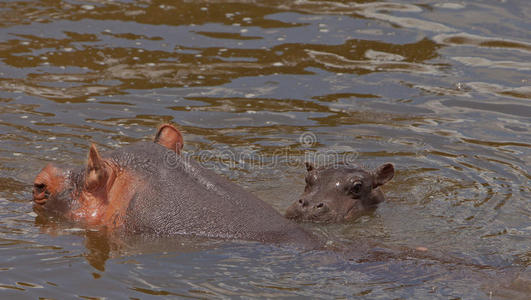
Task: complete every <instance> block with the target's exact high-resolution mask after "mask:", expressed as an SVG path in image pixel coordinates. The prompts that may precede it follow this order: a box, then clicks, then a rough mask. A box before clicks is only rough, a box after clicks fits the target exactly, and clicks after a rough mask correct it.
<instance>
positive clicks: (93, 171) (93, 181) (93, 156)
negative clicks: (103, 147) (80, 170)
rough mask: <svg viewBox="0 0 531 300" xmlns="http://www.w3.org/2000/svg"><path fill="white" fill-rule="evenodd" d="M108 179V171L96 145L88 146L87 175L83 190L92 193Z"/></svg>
mask: <svg viewBox="0 0 531 300" xmlns="http://www.w3.org/2000/svg"><path fill="white" fill-rule="evenodd" d="M108 178H109V174H108V170H107V168H106V167H105V164H104V162H103V159H102V158H101V156H100V153H99V152H98V149H96V145H94V144H92V145H90V150H89V155H88V162H87V173H86V176H85V188H86V189H87V190H88V191H90V192H92V191H95V190H97V189H98V188H100V187H103V186H105V185H106V184H107V179H108Z"/></svg>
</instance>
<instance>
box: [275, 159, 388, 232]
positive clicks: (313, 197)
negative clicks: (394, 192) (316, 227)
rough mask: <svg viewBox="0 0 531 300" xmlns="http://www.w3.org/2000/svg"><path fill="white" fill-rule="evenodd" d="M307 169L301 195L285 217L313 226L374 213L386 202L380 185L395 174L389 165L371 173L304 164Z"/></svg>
mask: <svg viewBox="0 0 531 300" xmlns="http://www.w3.org/2000/svg"><path fill="white" fill-rule="evenodd" d="M306 169H307V171H308V173H307V174H306V187H305V188H304V192H303V194H302V195H301V197H300V198H299V199H298V200H297V201H295V202H294V203H293V204H292V205H291V206H290V207H288V209H287V210H286V214H285V216H286V218H288V219H293V220H297V221H307V222H315V223H341V222H348V221H352V220H355V219H356V218H358V217H359V216H361V215H363V214H364V213H367V212H370V211H372V210H374V209H375V208H376V207H377V206H378V203H380V202H383V201H384V200H385V197H384V194H383V192H382V191H381V189H380V186H382V185H383V184H385V183H386V182H388V181H389V180H391V179H392V178H393V176H394V173H395V170H394V167H393V165H392V164H390V163H386V164H383V165H381V166H380V167H378V168H377V169H376V170H373V171H367V170H365V169H363V168H361V167H358V166H355V165H345V164H337V165H333V166H327V167H320V168H314V167H313V166H312V165H311V164H309V163H307V164H306Z"/></svg>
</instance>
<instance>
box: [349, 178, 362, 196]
mask: <svg viewBox="0 0 531 300" xmlns="http://www.w3.org/2000/svg"><path fill="white" fill-rule="evenodd" d="M361 187H362V183H361V182H360V181H356V182H354V184H353V185H352V187H351V188H350V192H351V193H352V194H355V195H357V194H359V193H360V191H361Z"/></svg>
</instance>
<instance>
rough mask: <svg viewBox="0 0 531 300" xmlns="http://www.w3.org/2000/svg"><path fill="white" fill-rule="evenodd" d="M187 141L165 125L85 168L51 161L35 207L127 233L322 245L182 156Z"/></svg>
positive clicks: (92, 157) (92, 154)
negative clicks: (148, 139)
mask: <svg viewBox="0 0 531 300" xmlns="http://www.w3.org/2000/svg"><path fill="white" fill-rule="evenodd" d="M182 145H183V139H182V135H181V134H180V132H179V131H178V130H177V129H176V128H175V127H174V126H172V125H170V124H165V125H162V126H160V128H159V129H158V131H157V134H156V137H155V140H154V142H139V143H136V144H134V145H130V146H127V147H123V148H120V149H117V150H114V151H109V152H104V153H101V154H100V153H99V151H98V150H97V148H96V146H95V145H91V147H90V150H89V154H88V162H87V165H86V166H84V167H82V168H78V169H73V170H68V169H66V170H63V169H60V168H58V167H56V166H54V165H51V164H49V165H47V166H46V167H45V168H44V169H43V170H42V171H41V172H40V173H39V174H38V175H37V177H36V179H35V181H34V187H33V200H34V210H35V211H36V212H37V213H38V214H40V215H41V216H56V217H60V218H63V219H66V220H68V221H71V222H76V223H80V224H82V225H85V226H88V227H93V228H98V229H99V228H105V229H106V230H109V231H113V232H124V233H126V234H138V233H147V234H155V235H192V236H203V237H211V238H222V239H240V240H252V241H259V242H264V243H278V244H280V243H281V244H292V245H294V246H299V247H304V248H314V247H317V246H318V245H319V242H318V241H317V239H316V238H315V237H314V236H313V234H311V233H309V232H307V231H305V230H303V229H302V228H301V227H299V226H298V225H297V224H296V223H294V222H292V221H291V220H287V219H285V218H284V217H283V216H282V215H280V214H279V213H278V212H277V211H275V210H274V209H273V208H272V207H271V206H270V205H268V204H267V203H265V202H263V201H262V200H260V199H259V198H257V197H256V196H254V195H253V194H251V193H250V192H248V191H246V190H244V189H243V188H241V187H239V186H238V185H236V184H234V183H232V182H231V181H229V180H227V179H225V178H223V177H221V176H219V175H217V174H215V173H214V172H212V171H210V170H207V169H205V168H203V167H201V166H200V165H199V164H198V163H196V162H195V161H193V160H192V159H191V158H189V157H187V156H184V155H181V154H180V151H181V148H182Z"/></svg>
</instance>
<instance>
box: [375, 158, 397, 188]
mask: <svg viewBox="0 0 531 300" xmlns="http://www.w3.org/2000/svg"><path fill="white" fill-rule="evenodd" d="M394 175H395V167H394V166H393V164H390V163H386V164H383V165H381V166H379V167H378V169H376V171H375V172H374V181H373V184H372V187H373V188H377V187H379V186H381V185H383V184H384V183H386V182H388V181H389V180H391V179H392V178H393V176H394Z"/></svg>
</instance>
